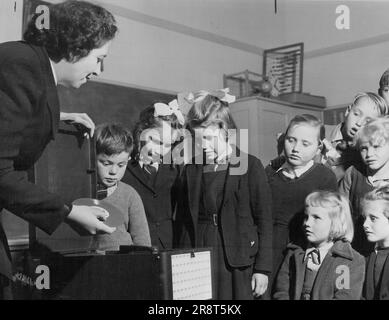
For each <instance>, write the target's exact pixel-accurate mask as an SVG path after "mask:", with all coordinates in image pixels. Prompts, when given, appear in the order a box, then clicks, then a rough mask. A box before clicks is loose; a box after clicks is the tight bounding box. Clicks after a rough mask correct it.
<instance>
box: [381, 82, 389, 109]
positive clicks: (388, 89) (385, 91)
mask: <svg viewBox="0 0 389 320" xmlns="http://www.w3.org/2000/svg"><path fill="white" fill-rule="evenodd" d="M380 93H381V97H382V98H384V99H385V101H386V103H387V104H388V105H389V86H384V87H382V88H381V89H380Z"/></svg>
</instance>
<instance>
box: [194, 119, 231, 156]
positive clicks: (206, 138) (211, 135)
mask: <svg viewBox="0 0 389 320" xmlns="http://www.w3.org/2000/svg"><path fill="white" fill-rule="evenodd" d="M195 134H196V138H199V140H198V144H199V145H198V147H201V148H202V150H203V151H204V153H205V156H206V159H207V163H214V160H215V159H216V158H217V157H218V156H220V155H222V154H223V153H224V152H226V150H227V144H228V142H227V138H226V132H225V130H224V129H221V128H219V126H217V125H211V126H208V127H206V128H196V129H195Z"/></svg>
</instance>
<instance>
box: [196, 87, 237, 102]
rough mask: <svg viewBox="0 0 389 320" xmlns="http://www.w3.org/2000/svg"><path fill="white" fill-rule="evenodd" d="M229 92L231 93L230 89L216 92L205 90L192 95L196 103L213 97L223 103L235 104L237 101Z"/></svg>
mask: <svg viewBox="0 0 389 320" xmlns="http://www.w3.org/2000/svg"><path fill="white" fill-rule="evenodd" d="M229 92H230V89H229V88H226V89H219V90H214V91H210V92H209V91H205V90H200V91H198V92H196V93H194V94H192V95H193V101H194V102H199V101H202V100H204V98H205V97H206V96H212V97H215V98H218V99H219V100H220V101H223V102H227V103H234V102H235V101H236V97H235V96H233V95H232V94H230V93H229Z"/></svg>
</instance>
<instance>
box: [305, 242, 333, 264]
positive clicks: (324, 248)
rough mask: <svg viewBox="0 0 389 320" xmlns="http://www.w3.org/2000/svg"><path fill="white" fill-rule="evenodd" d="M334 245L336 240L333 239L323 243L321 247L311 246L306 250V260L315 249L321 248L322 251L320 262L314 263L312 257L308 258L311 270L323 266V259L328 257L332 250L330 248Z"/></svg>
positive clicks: (320, 251)
mask: <svg viewBox="0 0 389 320" xmlns="http://www.w3.org/2000/svg"><path fill="white" fill-rule="evenodd" d="M333 245H334V242H333V241H330V242H327V243H325V244H324V245H322V246H321V247H319V248H315V247H309V248H308V249H307V250H306V251H305V255H304V261H305V260H307V257H308V255H309V254H310V253H311V252H312V251H314V250H316V249H317V250H319V253H320V262H319V264H314V263H313V262H312V260H311V259H308V261H307V267H308V268H309V269H310V270H313V271H317V270H319V268H320V267H321V265H322V263H323V260H324V258H325V257H326V255H327V253H328V252H329V251H330V249H331V248H332V247H333Z"/></svg>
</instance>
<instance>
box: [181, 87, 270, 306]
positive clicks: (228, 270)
mask: <svg viewBox="0 0 389 320" xmlns="http://www.w3.org/2000/svg"><path fill="white" fill-rule="evenodd" d="M231 98H232V96H230V95H229V94H228V91H227V90H219V91H217V92H213V93H209V92H202V93H201V94H200V95H199V96H198V95H197V94H196V95H195V99H196V102H195V104H194V106H193V108H192V109H191V110H190V112H189V114H188V127H189V129H190V131H191V132H192V134H193V135H194V136H195V137H196V141H198V142H199V147H200V149H201V152H200V158H201V159H199V160H201V161H196V162H195V163H191V164H187V165H186V166H185V168H184V172H183V174H182V195H181V197H180V202H179V204H180V205H179V210H178V212H177V223H178V226H179V228H178V231H179V233H178V234H177V237H178V243H179V245H180V246H181V247H212V248H213V252H214V261H215V264H214V265H215V269H214V274H213V277H214V279H215V295H214V298H215V299H219V300H220V299H221V300H232V299H235V300H236V299H240V300H242V299H243V300H249V299H253V297H259V296H261V295H263V294H264V293H265V292H266V290H267V286H268V275H269V273H270V272H271V267H272V262H271V255H272V250H271V245H272V220H271V195H270V189H269V186H268V184H267V179H266V174H265V171H264V168H263V166H262V164H261V161H260V160H258V159H257V158H255V157H253V156H251V155H247V154H245V153H243V152H240V151H239V150H238V149H237V148H236V146H234V145H232V144H231V139H230V138H231V130H233V129H236V126H235V123H234V121H233V119H232V117H231V114H230V110H229V107H228V102H229V101H231Z"/></svg>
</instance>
